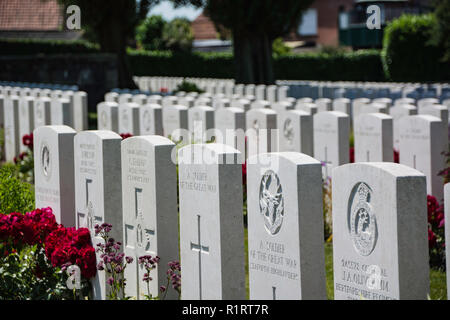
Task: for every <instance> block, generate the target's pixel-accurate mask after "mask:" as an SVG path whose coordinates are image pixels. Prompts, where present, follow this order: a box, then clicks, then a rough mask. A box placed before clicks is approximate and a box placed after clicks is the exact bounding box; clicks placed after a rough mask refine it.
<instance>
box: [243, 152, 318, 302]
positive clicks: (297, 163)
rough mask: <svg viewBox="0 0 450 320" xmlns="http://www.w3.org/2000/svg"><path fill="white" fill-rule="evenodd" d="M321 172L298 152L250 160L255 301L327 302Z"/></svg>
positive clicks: (251, 261) (251, 286)
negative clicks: (324, 300)
mask: <svg viewBox="0 0 450 320" xmlns="http://www.w3.org/2000/svg"><path fill="white" fill-rule="evenodd" d="M321 170H322V169H321V164H320V162H319V161H317V160H315V159H313V158H311V157H309V156H307V155H304V154H301V153H297V152H281V153H266V154H260V155H256V156H253V157H251V158H249V159H248V165H247V183H248V184H247V190H248V191H247V193H248V196H247V203H248V252H249V253H248V257H249V283H250V284H249V289H250V299H252V300H298V299H315V300H317V299H326V288H325V256H324V250H323V241H324V240H323V239H324V234H323V230H324V229H323V211H322V171H321Z"/></svg>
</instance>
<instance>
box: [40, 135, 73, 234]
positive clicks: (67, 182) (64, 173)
mask: <svg viewBox="0 0 450 320" xmlns="http://www.w3.org/2000/svg"><path fill="white" fill-rule="evenodd" d="M75 134H76V131H75V130H73V129H72V128H70V127H68V126H41V127H39V128H36V129H35V130H34V146H35V147H34V148H35V150H34V181H35V183H34V185H35V199H36V208H46V207H51V208H52V209H53V214H54V215H55V218H56V222H58V223H60V224H63V225H64V226H65V227H75V181H74V144H73V142H74V137H75Z"/></svg>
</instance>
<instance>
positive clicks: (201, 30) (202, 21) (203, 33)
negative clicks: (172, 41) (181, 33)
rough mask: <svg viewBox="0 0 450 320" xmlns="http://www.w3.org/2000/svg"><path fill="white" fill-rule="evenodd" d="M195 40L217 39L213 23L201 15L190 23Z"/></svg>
mask: <svg viewBox="0 0 450 320" xmlns="http://www.w3.org/2000/svg"><path fill="white" fill-rule="evenodd" d="M191 27H192V32H193V33H194V39H195V40H206V39H217V38H218V32H217V30H216V27H215V26H214V23H213V22H212V21H211V19H210V18H208V17H207V16H205V15H204V14H203V13H202V14H200V15H199V16H198V17H197V18H196V19H195V20H194V21H192V23H191Z"/></svg>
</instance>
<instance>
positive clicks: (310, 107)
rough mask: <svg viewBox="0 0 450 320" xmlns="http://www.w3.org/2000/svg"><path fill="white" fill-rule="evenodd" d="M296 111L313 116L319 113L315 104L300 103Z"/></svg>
mask: <svg viewBox="0 0 450 320" xmlns="http://www.w3.org/2000/svg"><path fill="white" fill-rule="evenodd" d="M295 109H297V110H301V111H304V112H306V113H308V114H309V115H312V116H313V115H315V114H316V113H317V112H319V109H318V108H317V105H315V104H314V103H306V102H305V103H303V102H300V103H297V104H296V106H295Z"/></svg>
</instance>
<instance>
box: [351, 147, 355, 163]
mask: <svg viewBox="0 0 450 320" xmlns="http://www.w3.org/2000/svg"><path fill="white" fill-rule="evenodd" d="M350 163H355V147H350Z"/></svg>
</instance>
